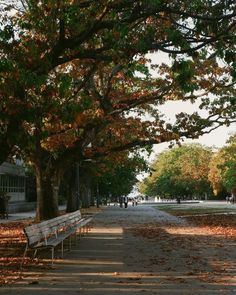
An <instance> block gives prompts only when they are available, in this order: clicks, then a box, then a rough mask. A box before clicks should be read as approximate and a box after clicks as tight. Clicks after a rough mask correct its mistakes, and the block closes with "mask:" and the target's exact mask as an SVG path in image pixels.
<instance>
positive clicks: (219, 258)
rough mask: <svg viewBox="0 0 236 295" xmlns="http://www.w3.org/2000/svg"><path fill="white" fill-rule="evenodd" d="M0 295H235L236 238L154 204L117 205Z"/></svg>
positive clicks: (96, 217)
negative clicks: (50, 261) (49, 262)
mask: <svg viewBox="0 0 236 295" xmlns="http://www.w3.org/2000/svg"><path fill="white" fill-rule="evenodd" d="M58 254H59V252H58ZM0 294H6V295H11V294H19V295H22V294H24V295H31V294H32V295H33V294H34V295H38V294H44V295H56V294H59V295H61V294H71V295H74V294H77V295H78V294H82V295H101V294H103V295H117V294H120V295H121V294H126V295H135V294H188V295H190V294H194V295H195V294H211V295H212V294H236V240H235V238H234V237H231V236H228V237H227V236H225V235H217V234H216V233H215V232H214V231H212V230H210V228H208V227H199V226H194V225H192V224H191V223H188V222H187V221H186V220H185V219H180V218H177V217H174V216H172V215H169V214H167V213H164V212H162V211H159V210H156V209H154V208H152V207H150V206H147V205H140V206H137V207H129V208H128V209H124V208H119V207H118V206H110V207H107V208H106V209H104V211H102V212H100V213H98V214H97V215H96V216H95V217H94V220H93V228H92V231H91V232H90V233H89V234H88V235H86V236H84V237H83V238H82V239H81V240H80V241H79V243H78V245H77V246H75V245H74V246H73V247H72V251H70V252H66V253H65V256H64V258H63V259H60V258H58V259H57V260H56V263H55V265H54V267H53V269H47V268H45V269H42V268H41V269H40V268H35V269H32V270H29V269H25V270H24V272H23V273H22V279H21V280H19V281H17V282H15V283H12V284H11V285H5V286H2V287H1V288H0Z"/></svg>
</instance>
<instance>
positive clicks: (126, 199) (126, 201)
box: [124, 196, 128, 208]
mask: <svg viewBox="0 0 236 295" xmlns="http://www.w3.org/2000/svg"><path fill="white" fill-rule="evenodd" d="M124 203H125V208H127V207H128V197H127V196H125V197H124Z"/></svg>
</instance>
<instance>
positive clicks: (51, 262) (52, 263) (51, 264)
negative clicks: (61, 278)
mask: <svg viewBox="0 0 236 295" xmlns="http://www.w3.org/2000/svg"><path fill="white" fill-rule="evenodd" d="M53 260H54V247H52V260H51V261H52V262H51V266H53Z"/></svg>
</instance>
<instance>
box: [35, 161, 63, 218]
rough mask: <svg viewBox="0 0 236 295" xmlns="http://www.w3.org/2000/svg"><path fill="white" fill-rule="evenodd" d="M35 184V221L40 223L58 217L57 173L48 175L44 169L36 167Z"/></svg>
mask: <svg viewBox="0 0 236 295" xmlns="http://www.w3.org/2000/svg"><path fill="white" fill-rule="evenodd" d="M36 184H37V209H36V219H37V220H38V221H40V220H47V219H50V218H54V217H56V216H58V215H59V209H58V188H59V184H60V178H59V174H58V171H54V172H51V173H48V171H46V169H40V168H39V167H36Z"/></svg>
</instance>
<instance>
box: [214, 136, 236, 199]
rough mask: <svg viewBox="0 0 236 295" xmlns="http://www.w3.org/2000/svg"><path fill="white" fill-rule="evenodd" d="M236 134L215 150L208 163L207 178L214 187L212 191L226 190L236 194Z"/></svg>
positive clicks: (217, 192)
mask: <svg viewBox="0 0 236 295" xmlns="http://www.w3.org/2000/svg"><path fill="white" fill-rule="evenodd" d="M235 155H236V136H235V135H233V136H231V138H230V139H229V141H228V143H227V145H226V146H224V147H223V148H221V149H220V150H219V151H218V152H216V154H215V156H214V158H213V159H212V161H211V163H210V174H209V179H210V181H211V183H212V186H213V188H214V193H215V194H219V193H220V192H221V191H224V190H226V191H227V192H228V193H231V192H232V193H233V194H234V196H235V195H236V177H235V176H236V175H235V168H236V156H235Z"/></svg>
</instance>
